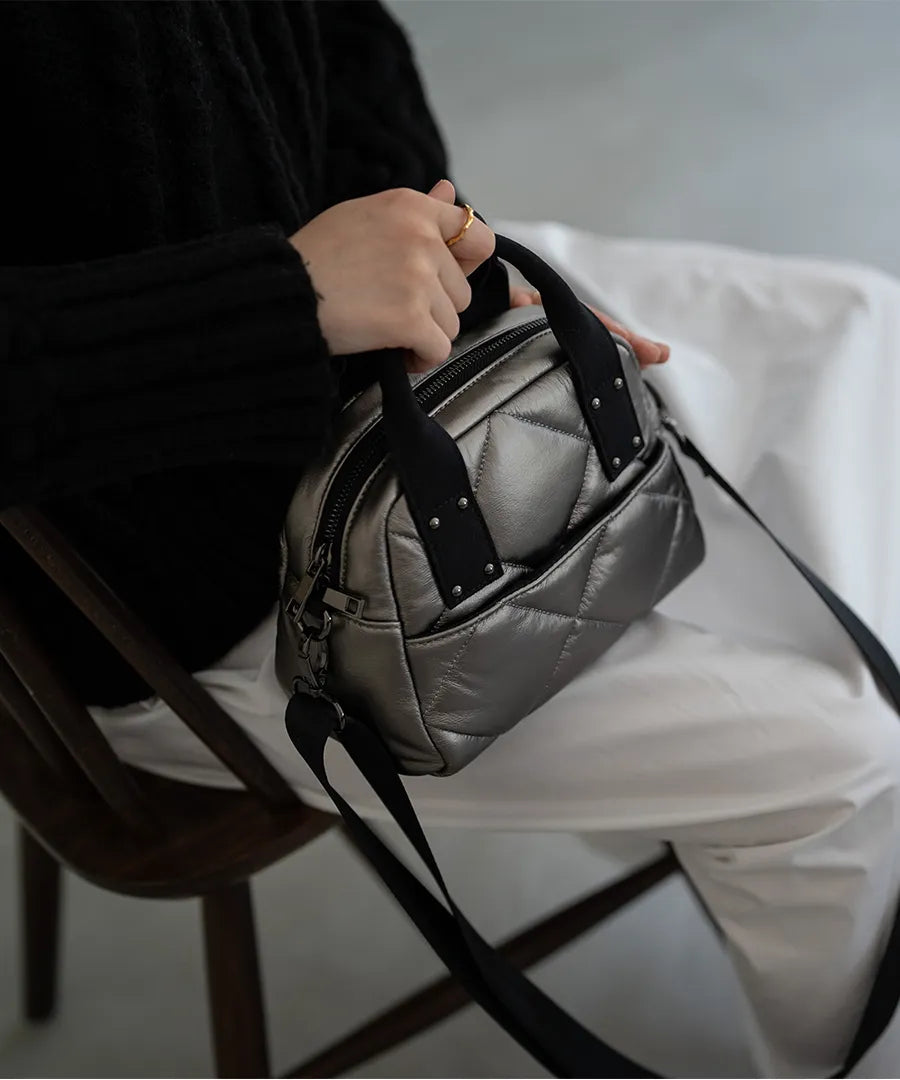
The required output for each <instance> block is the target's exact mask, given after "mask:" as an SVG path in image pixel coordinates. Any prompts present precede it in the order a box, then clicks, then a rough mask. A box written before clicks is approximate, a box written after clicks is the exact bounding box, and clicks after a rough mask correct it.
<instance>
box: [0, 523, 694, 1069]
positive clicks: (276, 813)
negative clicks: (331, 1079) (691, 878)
mask: <svg viewBox="0 0 900 1080" xmlns="http://www.w3.org/2000/svg"><path fill="white" fill-rule="evenodd" d="M0 524H2V526H3V527H4V528H5V529H6V530H7V531H8V532H9V534H10V535H11V536H12V537H13V538H14V539H15V540H16V541H17V542H18V543H19V544H20V545H21V547H22V548H23V549H24V550H25V551H26V552H27V553H28V555H30V556H31V558H32V559H33V560H34V561H35V562H36V563H37V565H38V566H39V567H40V568H41V569H42V570H43V571H44V573H46V574H47V576H48V577H49V578H50V579H51V580H53V581H54V582H55V583H56V585H57V586H58V587H59V589H60V590H61V592H62V593H63V594H64V595H65V596H66V597H68V600H69V601H71V602H72V603H73V604H74V605H75V606H76V607H77V608H79V609H80V610H81V611H82V612H83V614H84V615H86V616H87V618H88V619H90V621H91V622H92V623H93V624H94V626H96V627H97V629H98V630H99V631H100V632H101V633H102V634H103V635H104V636H105V637H106V639H107V640H108V641H109V642H110V643H111V644H112V645H113V646H114V647H115V648H116V650H117V651H118V652H119V654H120V655H121V656H122V657H123V658H124V659H125V660H126V661H127V662H128V663H129V664H130V665H131V666H132V668H133V669H134V670H135V671H136V672H137V673H138V674H139V675H141V676H142V678H144V680H145V681H146V682H147V683H148V684H149V685H150V686H151V687H152V688H153V689H154V690H155V691H156V693H157V694H159V696H160V697H161V698H162V699H163V700H164V701H166V702H167V703H168V704H169V705H170V706H171V708H172V709H173V711H174V712H175V713H176V714H177V715H178V716H179V717H180V718H181V719H182V721H183V722H184V723H185V724H186V725H187V726H188V727H189V728H190V729H191V730H192V731H193V732H194V733H195V734H196V735H197V736H198V737H199V738H200V739H201V740H202V741H203V742H204V743H205V744H206V746H207V747H209V749H210V750H211V751H212V752H213V753H214V754H215V755H216V756H217V757H218V758H219V759H220V761H222V762H223V764H224V765H225V766H226V767H227V768H228V770H229V771H230V772H231V773H232V774H233V776H234V777H236V778H237V779H238V780H239V781H240V782H241V784H242V785H243V790H240V791H232V790H225V789H210V788H201V787H198V786H196V785H191V784H184V783H179V782H175V781H171V780H166V779H164V778H162V777H159V776H155V775H153V774H150V773H147V772H145V771H142V770H139V769H135V768H132V767H130V766H127V765H125V764H124V763H123V762H121V761H120V760H119V759H118V758H117V757H116V755H115V753H114V752H113V750H112V748H111V747H110V745H109V743H108V742H107V741H106V739H105V738H104V736H103V735H102V733H101V732H100V730H99V728H98V727H97V725H96V724H95V723H94V721H93V719H92V718H91V716H90V714H89V713H88V711H87V709H86V708H85V707H84V705H83V703H82V702H80V701H79V700H78V698H77V695H76V694H75V693H74V691H73V690H72V688H71V687H70V686H68V685H67V683H66V681H65V680H64V679H63V678H62V677H61V675H60V673H59V672H58V671H57V670H56V669H55V668H54V665H53V662H52V659H51V658H50V657H48V656H47V655H46V654H45V653H44V651H43V650H42V648H41V646H40V644H39V642H38V641H37V639H36V637H35V635H34V634H33V633H32V632H31V631H30V629H29V627H28V622H27V618H26V615H25V614H24V613H23V612H22V611H20V610H19V609H18V606H17V605H16V604H15V603H14V602H13V600H12V598H11V597H10V596H9V595H7V594H6V593H5V592H4V591H3V590H2V589H0V739H2V745H3V747H4V753H3V754H2V755H0V791H2V793H3V795H4V796H5V797H6V799H7V801H8V802H9V803H10V805H11V806H12V809H13V811H14V813H15V814H16V816H17V818H18V820H19V839H20V845H19V861H20V901H21V931H22V937H23V951H22V955H23V961H24V963H23V1005H24V1012H25V1016H26V1017H27V1018H28V1019H29V1020H32V1021H43V1020H47V1019H48V1018H49V1017H50V1016H52V1014H53V1012H54V1010H55V1006H56V983H57V978H56V972H57V958H58V952H59V915H60V908H61V881H62V874H61V870H62V868H63V867H65V868H66V869H68V870H71V871H72V872H74V873H76V874H78V875H80V876H81V877H83V878H85V879H87V880H89V881H91V882H93V883H95V884H97V885H99V886H100V887H101V888H105V889H109V890H111V891H114V892H118V893H123V894H128V895H135V896H145V897H148V896H149V897H161V898H162V897H166V898H170V897H198V898H199V899H200V900H201V904H202V913H203V936H204V946H205V956H206V972H207V993H208V998H209V1007H210V1017H211V1036H212V1045H213V1051H214V1057H215V1064H216V1071H217V1075H219V1076H253V1077H260V1076H269V1075H271V1070H270V1062H269V1051H268V1042H267V1036H266V1020H265V1008H264V998H263V991H262V979H261V974H260V966H259V957H258V948H257V936H256V927H255V922H254V915H253V900H252V892H251V879H252V876H253V875H254V874H255V873H256V872H257V871H259V870H261V869H263V868H264V867H265V866H268V865H271V864H272V863H274V862H276V861H278V860H279V859H281V858H284V857H285V856H286V855H289V854H291V853H292V852H294V851H296V850H299V849H300V848H302V847H303V846H304V845H305V844H307V843H310V842H311V841H312V840H314V839H316V838H317V837H318V836H320V835H322V834H324V833H325V832H327V831H329V830H330V829H332V828H338V829H340V831H341V833H342V834H343V835H344V836H346V833H344V831H343V829H342V828H341V826H340V825H339V824H338V820H339V819H338V818H337V817H336V816H335V815H332V814H326V813H323V812H320V811H317V810H313V809H311V808H310V807H308V806H306V805H304V804H303V802H302V801H301V800H300V799H299V797H298V796H297V795H296V793H295V792H294V790H293V789H292V788H291V787H290V785H289V784H288V783H287V782H286V781H285V779H284V778H283V777H282V776H281V775H280V774H279V773H278V771H277V770H276V769H275V768H274V766H272V765H271V763H270V762H269V761H268V759H267V758H266V757H265V756H264V755H263V754H262V753H261V752H260V751H259V749H258V748H257V747H256V745H255V744H254V743H253V742H252V740H251V739H250V738H249V736H248V735H247V734H246V733H245V732H244V731H243V729H242V728H241V727H240V726H239V725H238V724H237V723H236V722H235V721H234V719H233V718H232V717H230V716H229V715H228V714H227V713H226V712H225V711H224V710H223V709H222V708H221V707H220V706H219V705H218V704H217V702H216V701H215V700H214V699H213V698H212V697H211V696H210V695H209V694H208V693H207V691H206V690H205V689H204V688H203V687H202V686H201V685H200V684H199V683H198V682H197V681H196V680H195V679H193V677H192V676H191V675H190V674H189V673H188V672H186V671H185V670H184V669H183V668H182V667H180V666H179V664H178V663H177V662H176V661H175V660H174V658H173V657H172V656H171V655H170V653H169V652H168V650H167V649H166V648H165V646H164V645H163V643H162V642H160V641H159V640H158V639H157V637H156V636H155V635H154V634H153V633H152V632H151V631H150V630H149V628H148V627H147V626H146V625H145V624H144V623H143V622H142V621H141V620H140V619H139V618H138V616H137V615H136V614H135V613H134V612H133V611H131V610H130V609H129V608H128V607H127V606H126V605H125V604H124V603H123V602H122V601H121V600H120V599H119V597H117V596H116V595H115V593H114V592H113V591H112V590H111V589H110V588H109V586H108V585H107V584H106V583H105V582H104V581H103V580H102V578H101V577H100V576H99V575H98V574H97V573H96V571H95V570H94V569H93V568H92V567H91V566H90V565H89V564H88V563H87V562H86V561H85V560H84V559H83V558H82V557H81V556H80V554H79V553H78V552H77V551H76V550H75V549H74V548H73V546H72V545H71V544H70V543H69V541H68V540H67V539H66V538H65V536H64V535H63V534H62V533H61V532H60V531H59V529H58V528H57V527H56V526H55V525H54V524H53V523H52V522H51V521H50V520H49V519H48V518H47V517H46V516H45V515H44V514H43V513H42V512H41V511H39V510H37V509H35V508H31V507H24V508H15V509H10V510H5V511H3V512H2V513H0ZM61 602H65V601H63V600H62V598H61ZM677 869H678V864H677V862H676V860H675V858H674V856H673V855H672V854H671V852H668V853H667V854H665V855H664V856H662V857H661V858H659V859H657V860H655V861H654V862H652V863H649V864H647V865H645V866H642V867H641V868H640V869H638V870H637V871H634V872H631V873H630V874H628V875H626V876H624V877H623V878H621V879H619V880H617V881H615V882H614V883H613V884H611V885H607V886H605V887H604V888H601V889H598V890H597V891H596V892H594V893H592V894H591V895H589V896H587V897H585V898H583V899H579V900H577V901H575V902H574V903H572V904H569V905H568V906H567V907H565V908H564V909H562V910H560V911H557V912H556V913H554V914H552V915H550V916H548V917H547V918H545V919H543V920H542V921H540V922H539V923H537V924H535V925H533V926H530V927H528V928H527V929H525V930H523V931H522V932H520V933H518V934H516V935H514V936H513V937H512V938H511V939H510V940H508V941H507V942H506V943H505V944H504V945H503V946H502V949H503V951H504V952H505V953H506V954H507V955H508V956H509V957H510V958H511V959H512V960H513V961H514V962H515V963H517V964H519V965H521V966H522V967H529V966H531V965H532V964H534V963H536V962H537V961H539V960H541V959H542V958H544V957H546V956H548V955H551V954H552V953H554V952H556V951H557V950H558V949H560V948H562V947H563V946H564V945H567V944H568V943H570V942H571V941H573V940H575V939H576V938H577V937H579V936H581V935H583V934H584V933H586V932H587V931H588V930H590V929H592V928H593V927H595V926H597V925H599V924H600V923H602V922H603V921H604V920H605V919H607V918H609V916H611V915H612V914H614V913H615V912H617V911H619V910H620V909H621V908H623V907H624V906H626V905H627V904H629V903H630V902H632V901H633V900H635V899H636V898H638V897H640V896H641V895H643V894H644V893H646V892H647V891H648V890H649V889H651V888H653V887H654V886H655V885H657V884H658V883H659V882H661V881H663V880H664V879H665V878H667V877H668V876H669V875H670V874H672V873H673V872H674V871H676V870H677ZM468 1003H469V998H468V997H467V995H466V993H465V991H464V990H463V989H462V988H461V987H460V986H459V984H458V983H456V981H455V980H454V979H453V978H451V977H447V978H443V979H439V980H437V981H436V982H434V983H432V984H431V985H429V986H427V987H425V988H424V989H423V990H420V991H418V992H416V993H413V994H411V995H410V996H409V997H407V998H406V999H405V1000H403V1001H401V1002H400V1003H398V1004H397V1005H395V1006H393V1007H392V1008H390V1009H388V1010H387V1011H385V1012H382V1013H381V1014H380V1015H378V1016H376V1017H375V1018H373V1019H372V1020H371V1021H369V1022H368V1023H366V1024H364V1025H362V1026H361V1027H359V1028H357V1029H356V1030H354V1031H353V1032H351V1033H350V1034H349V1035H347V1036H346V1037H344V1038H342V1039H340V1040H339V1041H338V1042H336V1043H334V1044H333V1045H332V1046H329V1047H327V1048H326V1049H324V1050H322V1051H319V1052H318V1053H316V1054H315V1055H314V1056H313V1057H311V1058H309V1059H308V1060H306V1061H304V1062H303V1063H302V1064H299V1065H297V1066H295V1067H294V1068H292V1069H290V1070H289V1071H288V1072H287V1073H286V1074H285V1075H286V1076H290V1077H305V1076H336V1075H340V1074H342V1073H344V1072H346V1071H347V1070H349V1069H351V1068H354V1067H356V1066H358V1065H360V1064H362V1063H364V1062H365V1061H367V1060H369V1059H370V1058H371V1057H373V1056H374V1055H375V1054H381V1053H384V1052H386V1051H387V1050H390V1049H391V1048H392V1047H394V1046H397V1045H398V1044H400V1043H401V1042H403V1041H404V1040H406V1039H408V1038H410V1037H411V1036H413V1035H416V1034H419V1033H420V1032H422V1031H424V1030H426V1029H427V1028H429V1027H431V1026H433V1025H434V1024H436V1023H438V1022H439V1021H441V1020H443V1019H444V1018H446V1017H448V1016H450V1015H452V1014H453V1013H454V1012H456V1011H458V1010H459V1009H461V1008H462V1007H464V1006H465V1005H466V1004H468Z"/></svg>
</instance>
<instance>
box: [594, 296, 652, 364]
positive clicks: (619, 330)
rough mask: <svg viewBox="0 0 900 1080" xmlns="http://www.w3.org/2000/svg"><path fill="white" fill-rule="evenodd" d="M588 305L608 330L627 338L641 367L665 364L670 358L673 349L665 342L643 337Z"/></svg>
mask: <svg viewBox="0 0 900 1080" xmlns="http://www.w3.org/2000/svg"><path fill="white" fill-rule="evenodd" d="M587 306H588V307H589V308H590V309H591V311H592V312H593V313H594V314H595V315H596V316H597V318H598V319H599V320H600V322H602V323H603V325H604V326H605V327H606V329H607V330H611V331H612V332H613V333H614V334H618V335H619V336H620V337H623V338H625V340H626V341H627V342H628V343H629V345H631V347H632V349H634V355H635V356H636V357H637V359H638V363H639V364H640V365H641V367H651V366H652V365H654V364H664V363H665V362H666V361H667V360H668V359H669V354H670V352H671V350H670V348H669V346H668V345H666V344H665V343H664V342H662V341H651V340H650V338H646V337H641V335H640V334H635V333H633V332H632V331H631V330H629V329H627V327H624V326H623V325H622V324H621V323H619V322H616V320H615V319H612V318H610V317H609V315H604V313H603V312H602V311H598V310H597V309H596V308H595V307H593V306H592V305H591V304H588V305H587Z"/></svg>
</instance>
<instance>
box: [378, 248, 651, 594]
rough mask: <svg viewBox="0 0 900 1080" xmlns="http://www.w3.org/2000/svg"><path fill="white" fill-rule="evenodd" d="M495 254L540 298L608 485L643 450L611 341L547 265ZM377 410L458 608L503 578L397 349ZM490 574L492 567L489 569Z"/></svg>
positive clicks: (447, 447)
mask: <svg viewBox="0 0 900 1080" xmlns="http://www.w3.org/2000/svg"><path fill="white" fill-rule="evenodd" d="M496 240H497V246H496V255H497V256H498V257H499V258H501V259H505V260H506V261H507V262H510V263H512V265H513V266H515V267H517V268H518V269H519V270H520V271H521V272H522V274H524V275H525V277H526V278H527V279H528V280H529V281H530V282H531V284H532V285H533V286H535V288H537V289H539V290H540V293H541V300H542V303H543V305H544V309H545V311H546V312H547V319H548V321H549V323H550V328H551V330H552V331H553V333H554V335H555V336H556V339H557V341H558V342H559V345H560V347H561V348H562V350H563V352H564V353H565V354H566V357H567V359H568V361H569V364H570V367H571V371H572V378H573V382H574V384H575V390H576V393H577V394H578V400H579V403H580V405H581V410H582V412H583V414H584V418H585V422H586V424H587V427H588V430H589V431H590V433H591V438H592V440H593V443H594V446H595V447H596V450H597V454H598V456H599V458H600V462H601V464H602V465H603V468H604V470H605V471H606V475H607V476H608V477H609V478H610V479H613V478H615V477H616V476H617V475H619V473H621V472H622V470H623V469H624V468H625V467H626V466H627V465H628V464H629V463H630V462H632V461H633V460H634V458H635V457H636V456H637V454H638V453H639V452H640V450H641V446H642V436H641V429H640V424H639V423H638V418H637V414H636V412H635V409H634V404H633V402H632V400H631V395H630V394H629V392H628V385H627V381H626V379H625V373H624V371H623V369H622V361H621V357H620V356H619V349H618V346H617V345H616V343H615V341H614V339H613V337H612V335H611V334H610V332H609V331H608V330H607V329H606V327H605V326H604V325H603V323H601V322H600V320H599V319H598V318H597V317H596V315H594V314H593V312H592V311H591V310H590V309H589V308H588V307H586V306H585V305H584V304H583V303H582V302H581V301H580V300H579V299H578V297H577V296H576V295H575V294H574V292H572V289H571V288H570V287H569V285H568V283H567V282H566V281H565V279H564V278H562V277H561V276H560V275H559V274H558V273H557V272H556V271H555V270H554V269H553V268H552V267H550V266H548V265H547V263H545V262H544V261H543V259H541V258H539V257H538V256H537V255H535V254H534V252H532V251H529V250H528V248H526V247H523V246H522V245H521V244H518V243H516V241H514V240H510V239H509V238H508V237H506V236H501V235H499V234H497V237H496ZM384 354H385V355H384V359H383V366H382V371H381V380H380V381H381V393H382V409H383V415H384V424H385V431H386V434H387V439H388V445H389V446H390V449H391V456H392V459H393V464H394V467H395V468H396V470H397V474H398V477H399V479H400V485H401V487H402V489H403V492H404V494H405V495H406V500H407V504H408V505H409V509H410V513H411V515H412V518H413V521H414V523H415V526H416V530H417V532H418V533H419V536H420V538H421V540H422V543H423V545H424V547H425V551H426V553H427V555H428V559H429V562H430V564H431V568H432V571H433V573H434V578H435V582H436V583H437V586H438V589H439V590H440V593H441V598H442V599H443V601H444V603H445V604H446V605H447V606H448V607H454V606H455V605H457V604H460V603H462V601H463V600H466V599H467V598H468V597H470V596H472V595H473V594H474V593H476V592H478V591H479V590H480V589H482V588H484V586H485V585H487V584H488V583H489V582H490V581H493V580H496V578H497V577H498V576H499V575H500V574H501V573H502V569H501V566H500V559H499V558H498V556H497V551H496V548H495V547H494V542H493V540H492V539H491V535H490V532H489V530H488V528H487V525H486V524H485V521H484V517H483V516H482V513H481V509H480V508H479V506H478V501H477V499H476V498H475V495H474V493H473V491H472V488H471V485H470V483H469V476H468V471H467V470H466V466H465V462H464V461H463V458H462V455H461V454H460V452H459V448H458V447H457V445H456V443H455V442H454V440H453V439H452V437H451V436H450V435H448V434H447V432H446V431H445V430H444V428H443V427H442V426H441V425H440V424H439V423H438V421H437V420H435V419H433V418H432V417H429V416H427V415H426V414H425V413H424V412H423V411H422V409H421V408H420V407H419V403H418V401H417V400H416V397H415V394H414V393H413V390H412V387H411V385H410V382H409V378H408V376H407V374H406V371H405V369H404V365H403V353H402V352H401V351H400V350H399V349H386V350H384ZM488 568H490V569H488Z"/></svg>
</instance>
